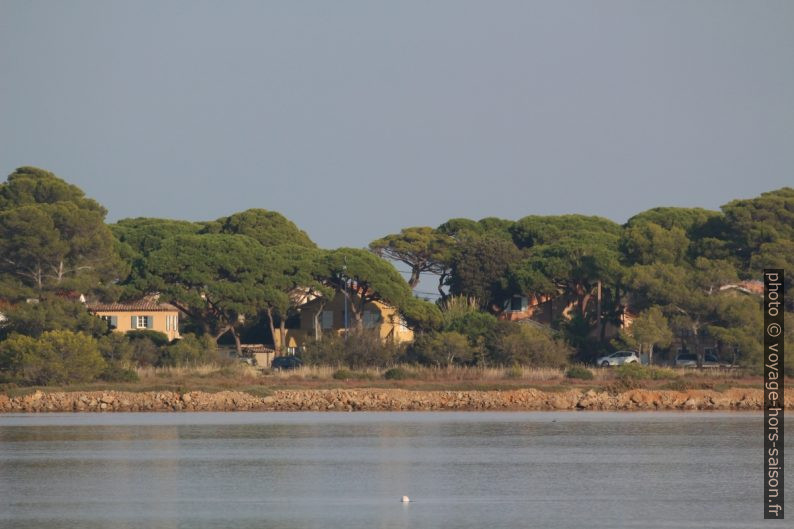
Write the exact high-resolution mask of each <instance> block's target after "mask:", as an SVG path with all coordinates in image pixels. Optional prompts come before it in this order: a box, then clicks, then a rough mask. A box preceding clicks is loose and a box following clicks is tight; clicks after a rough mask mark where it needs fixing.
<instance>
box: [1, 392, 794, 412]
mask: <svg viewBox="0 0 794 529" xmlns="http://www.w3.org/2000/svg"><path fill="white" fill-rule="evenodd" d="M763 396H764V394H763V391H762V390H760V389H729V390H726V391H722V392H717V391H709V390H692V391H657V390H644V389H636V390H630V391H625V392H623V393H619V394H611V393H608V392H598V391H593V390H589V391H579V390H576V389H572V390H569V391H566V392H543V391H540V390H537V389H520V390H514V391H407V390H399V389H350V390H344V389H328V390H294V391H293V390H290V391H275V392H273V394H272V395H269V396H265V397H259V396H254V395H250V394H248V393H242V392H235V391H223V392H219V393H204V392H199V391H193V392H188V393H176V392H170V391H157V392H143V393H133V392H120V391H96V392H71V393H63V392H51V393H50V392H42V391H36V392H35V393H33V394H30V395H25V396H20V397H13V398H12V397H8V396H6V395H0V413H20V412H73V411H76V412H111V411H121V412H140V411H401V410H403V411H409V410H416V411H439V410H472V411H477V410H479V411H484V410H492V411H495V410H514V411H518V410H613V411H617V410H761V409H762V406H763ZM786 408H787V409H794V396H792V395H789V396H787V398H786Z"/></svg>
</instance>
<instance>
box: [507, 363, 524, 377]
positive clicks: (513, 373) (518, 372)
mask: <svg viewBox="0 0 794 529" xmlns="http://www.w3.org/2000/svg"><path fill="white" fill-rule="evenodd" d="M523 376H524V368H522V367H520V366H513V367H509V368H507V370H506V371H505V378H509V379H519V378H522V377H523Z"/></svg>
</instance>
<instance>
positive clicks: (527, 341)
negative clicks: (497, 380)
mask: <svg viewBox="0 0 794 529" xmlns="http://www.w3.org/2000/svg"><path fill="white" fill-rule="evenodd" d="M497 330H498V332H497V333H496V334H495V335H494V336H493V337H492V338H488V339H486V348H487V350H488V356H489V358H490V359H491V361H492V362H494V363H496V364H500V365H521V366H533V367H563V366H564V365H565V364H567V363H568V360H569V358H570V354H571V351H570V349H569V348H568V346H567V345H566V344H565V343H564V342H563V341H562V340H559V339H557V338H556V337H555V336H554V335H553V334H552V333H551V332H550V331H549V330H547V329H543V328H538V327H535V326H532V325H527V324H519V323H514V322H508V321H504V322H501V321H500V322H499V325H498V326H497Z"/></svg>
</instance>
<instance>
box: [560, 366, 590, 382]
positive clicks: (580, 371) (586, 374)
mask: <svg viewBox="0 0 794 529" xmlns="http://www.w3.org/2000/svg"><path fill="white" fill-rule="evenodd" d="M565 376H566V377H567V378H576V379H579V380H593V372H592V371H590V370H589V369H587V368H586V367H584V366H571V367H569V368H568V370H567V371H566V372H565Z"/></svg>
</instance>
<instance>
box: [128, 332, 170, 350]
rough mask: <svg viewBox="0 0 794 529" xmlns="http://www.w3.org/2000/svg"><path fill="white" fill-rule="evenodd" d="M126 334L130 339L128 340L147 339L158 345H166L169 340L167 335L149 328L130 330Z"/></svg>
mask: <svg viewBox="0 0 794 529" xmlns="http://www.w3.org/2000/svg"><path fill="white" fill-rule="evenodd" d="M126 336H127V338H129V339H130V341H134V340H141V339H146V340H149V341H150V342H152V343H153V344H154V345H156V346H158V347H162V346H164V345H168V342H169V340H168V335H166V334H165V333H163V332H160V331H149V330H144V329H140V330H134V331H130V332H128V333H127V334H126Z"/></svg>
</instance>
